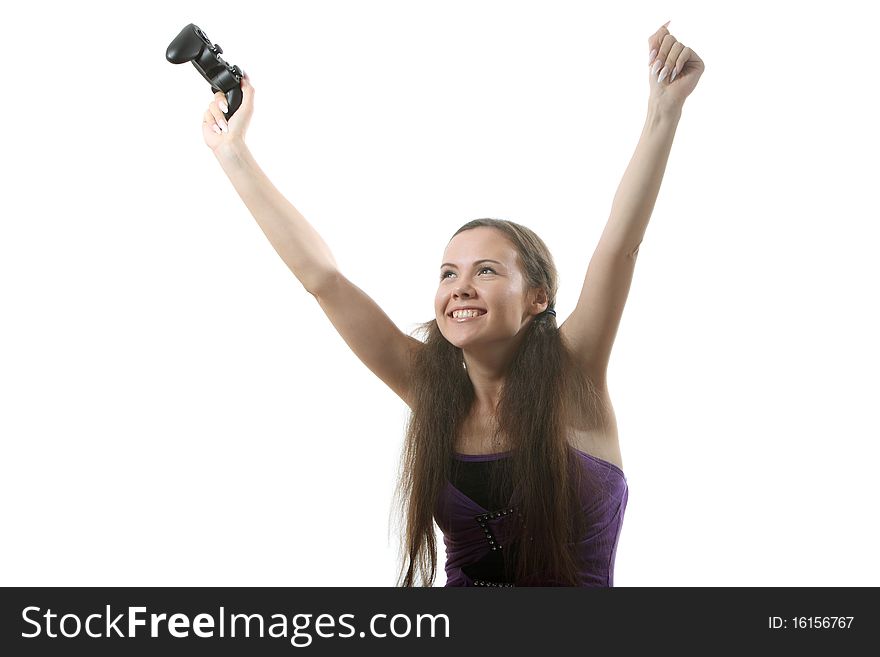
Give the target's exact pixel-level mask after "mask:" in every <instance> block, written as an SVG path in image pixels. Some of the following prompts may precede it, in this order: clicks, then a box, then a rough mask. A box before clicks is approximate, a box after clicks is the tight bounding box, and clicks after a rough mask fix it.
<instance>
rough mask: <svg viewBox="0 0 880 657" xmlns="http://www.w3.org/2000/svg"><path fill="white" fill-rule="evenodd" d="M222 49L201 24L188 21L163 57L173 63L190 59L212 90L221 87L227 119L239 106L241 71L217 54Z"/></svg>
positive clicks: (240, 98)
mask: <svg viewBox="0 0 880 657" xmlns="http://www.w3.org/2000/svg"><path fill="white" fill-rule="evenodd" d="M222 52H223V48H221V47H220V44H216V45H215V44H212V43H211V40H210V39H209V38H208V35H207V34H205V33H204V32H203V31H202V29H201V28H200V27H198V26H197V25H195V24H193V23H190V24H189V25H187V26H186V27H185V28H183V29H182V30H181V31H180V34H178V35H177V36H176V37H175V38H174V41H172V42H171V45H169V46H168V50H166V51H165V59H167V60H168V61H169V62H171V63H172V64H185V63H186V62H192V64H193V66H195V67H196V70H197V71H198V72H199V73H201V74H202V77H203V78H205V80H207V81H208V83H209V84H210V85H211V90H212V91H213V92H214V93H217V92H218V91H222V92H223V93H224V94H226V100H227V103H226V104H227V105H228V106H229V111H228V112H226V113H225V114H224V116H225V117H226V118H227V119H228V118H229V117H231V116H232V115H233V114H235V110H237V109H238V108H239V107H240V106H241V100H242V97H243V95H242V91H241V78H242V76H243V75H244V74H243V73H242V71H241V69H240V68H238V66H230V65H229V64H227V63H226V62H225V61H224V60H223V58H222V57H220V55H221V53H222Z"/></svg>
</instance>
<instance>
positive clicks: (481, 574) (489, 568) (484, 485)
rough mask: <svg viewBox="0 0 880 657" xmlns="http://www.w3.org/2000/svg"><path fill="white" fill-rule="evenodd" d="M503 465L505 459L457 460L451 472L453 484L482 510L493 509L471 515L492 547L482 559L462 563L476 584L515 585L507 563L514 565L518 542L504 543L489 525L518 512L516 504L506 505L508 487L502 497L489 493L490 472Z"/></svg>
mask: <svg viewBox="0 0 880 657" xmlns="http://www.w3.org/2000/svg"><path fill="white" fill-rule="evenodd" d="M502 465H503V462H502V461H499V460H488V461H457V462H456V466H457V467H455V468H454V469H453V472H452V477H451V482H450V483H452V485H454V486H455V487H457V488H458V489H459V490H460V491H462V492H463V493H464V494H465V495H466V496H467V497H469V498H470V499H471V500H473V501H474V502H475V503H476V504H478V505H479V506H481V507H483V509H491V511H487V512H486V513H482V514H480V515H478V516H472V517H473V518H474V522H476V523H477V524H478V526H479V528H480V529H481V530H482V532H481V534H483V535H484V536H485V539H486V544H487V545H488V547H489V550H487V551H486V554H485V555H484V556H483V557H482V558H480V559H478V560H477V561H475V562H474V563H469V564H466V565H463V566H462V572H463V573H464V574H465V575H466V576H467V577H469V578H470V579H471V581H472V582H474V584H473V586H512V585H513V583H512V582H509V581H508V578H507V576H506V572H505V571H506V568H505V564H507V563H508V562H509V563H510V564H511V565H512V564H514V563H515V562H516V559H515V557H516V553H517V544H516V541H514V542H513V543H512V544H510V545H504V546H502V545H501V544H500V543H499V541H498V539H497V538H496V537H495V535H494V533H493V531H492V528H491V527H490V526H489V520H492V519H494V518H498V517H501V516H502V515H504V516H508V515H509V514H510V513H511V512H513V511H517V512H518V509H517V508H516V507H505V504H509V503H510V502H509V500H510V490H509V489H506V490H503V491H500V492H499V493H498V495H500V499H497V498H494V497H492V496H490V494H489V493H490V491H489V476H490V473H491V472H493V471H495V470H496V469H497V468H498V467H499V466H502ZM490 498H491V499H490ZM502 500H503V501H502ZM513 520H514V519H513V518H510V517H507V518H505V523H509V522H511V521H513ZM490 541H492V542H490ZM477 582H481V583H477Z"/></svg>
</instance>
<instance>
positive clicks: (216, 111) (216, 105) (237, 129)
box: [202, 73, 254, 152]
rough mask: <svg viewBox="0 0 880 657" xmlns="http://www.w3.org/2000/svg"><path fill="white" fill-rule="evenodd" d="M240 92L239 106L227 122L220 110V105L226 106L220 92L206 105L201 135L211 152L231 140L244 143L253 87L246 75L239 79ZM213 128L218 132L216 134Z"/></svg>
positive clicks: (250, 111) (222, 94)
mask: <svg viewBox="0 0 880 657" xmlns="http://www.w3.org/2000/svg"><path fill="white" fill-rule="evenodd" d="M241 91H242V96H243V97H242V100H241V106H240V107H239V108H238V109H237V110H236V111H235V114H233V115H232V118H231V119H229V121H228V122H227V121H226V117H225V116H223V111H222V110H221V109H220V103H223V104H224V106H225V105H226V94H224V93H223V92H222V91H218V92H217V93H216V94H214V100H212V101H211V104H210V105H208V109H207V110H206V111H205V114H204V116H203V117H202V135H203V136H204V138H205V143H206V144H207V145H208V148H210V149H211V150H212V151H215V152H216V151H217V149H218V148H220V147H221V146H223V145H224V144H227V143H229V142H231V141H232V140H240V141H242V142H244V136H245V133H246V132H247V129H248V126H249V125H250V122H251V115H252V114H253V113H254V87H253V86H252V85H251V81H250V78H249V77H248V76H247V74H246V73H245V74H244V75H243V76H242V78H241ZM215 128H216V129H217V130H220V132H219V133H218V132H217V130H215Z"/></svg>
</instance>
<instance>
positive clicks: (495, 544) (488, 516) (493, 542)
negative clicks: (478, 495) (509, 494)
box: [474, 506, 521, 551]
mask: <svg viewBox="0 0 880 657" xmlns="http://www.w3.org/2000/svg"><path fill="white" fill-rule="evenodd" d="M511 513H516V514H517V515H518V516H520V515H521V514H520V512H519V509H518V508H517V507H515V506H512V507H510V508H507V509H502V510H501V511H492V512H489V513H481V514H480V515H478V516H474V520H476V521H477V524H479V525H480V528H481V529H482V530H483V532H484V533H485V534H486V540H487V541H489V549H490V550H493V551H494V550H500V549H501V548H502V547H504V546H503V545H501V543H500V542H499V541H498V539H497V538H495V535H494V534H493V533H492V530H491V529H489V520H492V519H495V518H500V517H502V516H506V515H509V514H511Z"/></svg>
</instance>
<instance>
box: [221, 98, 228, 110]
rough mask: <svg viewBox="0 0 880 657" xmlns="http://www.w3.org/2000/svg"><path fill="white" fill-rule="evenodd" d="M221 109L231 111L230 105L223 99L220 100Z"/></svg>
mask: <svg viewBox="0 0 880 657" xmlns="http://www.w3.org/2000/svg"><path fill="white" fill-rule="evenodd" d="M220 109H222V110H223V111H224V112H228V111H229V105H227V104H226V103H224V102H223V101H222V100H221V101H220Z"/></svg>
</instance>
